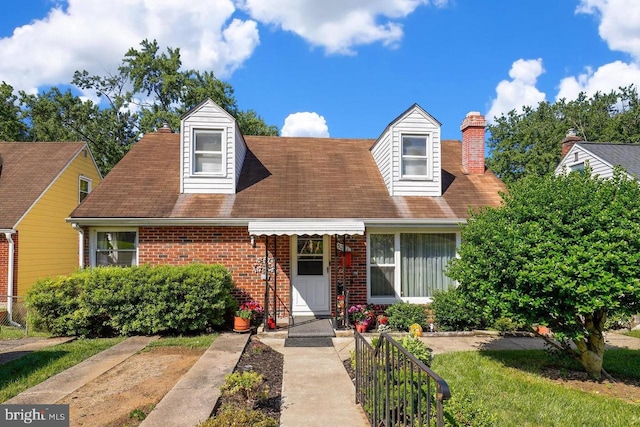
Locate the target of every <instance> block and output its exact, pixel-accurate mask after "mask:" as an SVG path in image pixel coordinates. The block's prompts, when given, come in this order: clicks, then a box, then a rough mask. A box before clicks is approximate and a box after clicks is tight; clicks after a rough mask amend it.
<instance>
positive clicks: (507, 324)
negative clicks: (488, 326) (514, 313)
mask: <svg viewBox="0 0 640 427" xmlns="http://www.w3.org/2000/svg"><path fill="white" fill-rule="evenodd" d="M523 326H524V325H523V324H521V323H518V322H514V321H513V319H511V318H510V317H500V318H499V319H496V321H495V322H493V325H492V327H493V329H495V330H496V331H500V332H513V331H516V330H518V329H521V328H522V327H523Z"/></svg>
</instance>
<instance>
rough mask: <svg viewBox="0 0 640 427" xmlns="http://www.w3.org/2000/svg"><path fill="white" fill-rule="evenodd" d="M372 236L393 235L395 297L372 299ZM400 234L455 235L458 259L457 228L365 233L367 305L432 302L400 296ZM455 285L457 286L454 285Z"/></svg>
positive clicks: (458, 241) (390, 230)
mask: <svg viewBox="0 0 640 427" xmlns="http://www.w3.org/2000/svg"><path fill="white" fill-rule="evenodd" d="M373 234H393V235H394V243H393V245H394V248H393V249H394V254H393V262H394V267H395V270H394V272H393V274H394V275H393V284H394V290H395V294H396V297H394V298H390V297H374V296H372V295H371V252H370V251H371V241H370V239H371V235H373ZM401 234H455V235H456V257H458V252H457V248H459V247H460V243H461V242H462V240H461V236H460V229H459V228H455V229H452V228H432V229H431V228H430V229H429V230H425V229H424V228H421V229H420V228H403V229H398V228H393V229H382V228H380V229H375V230H372V231H367V303H369V304H382V305H385V304H393V303H396V302H398V301H404V302H410V303H413V304H430V303H432V302H433V298H431V297H413V298H412V297H404V296H402V284H401V283H400V282H401V279H402V271H401V270H402V268H401V259H402V254H401V253H400V235H401ZM385 265H387V266H391V264H385ZM456 285H457V284H456Z"/></svg>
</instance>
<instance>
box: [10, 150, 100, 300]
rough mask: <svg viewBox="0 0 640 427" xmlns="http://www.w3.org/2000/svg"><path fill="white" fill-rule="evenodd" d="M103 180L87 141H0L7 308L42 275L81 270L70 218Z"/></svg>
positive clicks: (75, 237)
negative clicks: (13, 297) (11, 298)
mask: <svg viewBox="0 0 640 427" xmlns="http://www.w3.org/2000/svg"><path fill="white" fill-rule="evenodd" d="M101 179H102V177H101V175H100V172H98V168H97V167H96V164H95V162H94V160H93V157H92V155H91V152H90V151H89V148H88V146H87V144H85V143H83V142H0V304H1V306H2V307H4V305H5V304H6V303H7V301H8V300H7V296H8V295H9V296H11V295H14V296H17V295H20V296H23V295H25V293H26V291H27V290H28V289H29V287H30V286H31V285H32V284H33V283H34V282H35V281H36V280H37V279H38V278H41V277H47V276H57V275H63V274H69V273H71V272H73V271H74V270H75V269H77V268H78V248H79V244H78V232H77V231H75V230H73V229H72V228H71V227H70V226H69V224H68V223H67V222H66V221H65V218H67V217H68V216H69V213H70V212H71V211H73V210H74V209H75V208H76V207H77V206H78V203H80V201H81V200H82V199H83V198H84V197H86V196H87V195H88V194H89V193H90V192H91V190H92V188H93V187H95V186H96V185H98V183H99V182H100V180H101ZM8 284H12V286H8Z"/></svg>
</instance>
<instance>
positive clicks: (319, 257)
mask: <svg viewBox="0 0 640 427" xmlns="http://www.w3.org/2000/svg"><path fill="white" fill-rule="evenodd" d="M323 245H324V243H323V239H322V237H298V275H299V276H322V275H323V274H324V271H323V267H324V249H323Z"/></svg>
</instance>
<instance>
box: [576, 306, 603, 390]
mask: <svg viewBox="0 0 640 427" xmlns="http://www.w3.org/2000/svg"><path fill="white" fill-rule="evenodd" d="M605 320H606V313H601V312H600V313H599V312H596V313H594V314H593V315H589V316H585V318H584V325H585V327H586V329H587V332H588V333H589V335H588V336H587V337H586V338H584V339H582V340H574V343H575V345H576V347H577V348H578V353H579V355H580V362H581V363H582V366H583V367H584V369H585V370H586V371H587V374H588V375H589V377H590V378H592V379H594V380H598V381H599V380H601V379H602V376H601V374H602V362H603V360H604V334H603V332H602V330H603V328H604V322H605Z"/></svg>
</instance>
